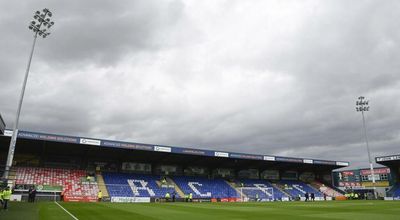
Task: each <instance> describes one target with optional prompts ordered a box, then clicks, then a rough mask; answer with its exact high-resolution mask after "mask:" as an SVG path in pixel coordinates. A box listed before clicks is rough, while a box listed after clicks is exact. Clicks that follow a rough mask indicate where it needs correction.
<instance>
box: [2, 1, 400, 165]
mask: <svg viewBox="0 0 400 220" xmlns="http://www.w3.org/2000/svg"><path fill="white" fill-rule="evenodd" d="M279 2H280V3H278V2H275V1H252V2H251V3H248V2H244V1H201V2H191V1H172V0H171V1H163V2H160V1H140V0H137V1H118V2H115V1H114V2H112V1H84V2H82V1H38V2H30V1H22V2H2V3H0V4H1V5H0V6H2V8H6V9H7V11H9V13H2V14H1V15H0V18H1V19H0V27H1V28H2V29H3V30H7V31H5V32H4V34H3V38H2V41H0V46H1V48H3V49H2V50H1V51H0V57H1V59H0V79H1V80H0V89H1V93H0V112H1V113H2V114H3V116H4V118H5V120H6V122H7V124H8V127H11V126H12V120H13V118H14V112H15V107H16V102H17V98H18V93H19V90H20V84H21V82H22V77H23V73H24V70H25V66H26V61H27V56H28V52H29V48H30V44H31V41H32V39H31V38H32V35H31V33H29V32H28V30H27V28H26V26H27V23H28V22H29V20H30V18H31V16H32V14H33V12H34V11H35V10H37V9H40V8H42V7H49V8H50V9H52V10H53V11H54V20H55V21H56V25H55V26H54V28H52V30H51V31H52V35H50V36H49V38H48V39H45V40H42V39H40V40H39V41H38V45H37V50H36V52H35V56H34V60H33V63H32V68H31V75H30V78H29V83H28V87H27V92H26V97H25V102H24V107H23V112H22V116H21V124H20V125H21V126H20V127H21V128H22V129H27V130H36V131H44V132H54V133H62V134H70V135H82V136H93V137H99V138H110V139H121V140H131V141H137V142H148V143H158V144H166V145H173V146H189V147H198V148H207V149H210V148H211V149H220V150H229V151H240V152H246V153H259V154H276V155H286V156H294V157H296V156H299V157H313V158H321V159H335V160H348V161H350V162H352V163H353V164H354V166H355V167H360V166H366V164H367V163H366V162H367V158H366V152H365V144H364V139H363V133H362V128H361V127H360V126H362V121H361V115H360V114H359V113H357V112H355V99H356V98H357V97H358V96H359V95H364V96H366V97H368V98H369V99H370V104H371V111H370V112H368V113H367V125H368V133H369V138H370V144H371V151H372V154H373V156H378V155H385V154H394V153H398V146H399V144H400V133H399V124H400V123H399V122H400V120H399V119H398V114H399V113H400V104H399V103H398V102H396V100H397V97H398V96H399V94H400V89H399V88H400V86H399V85H400V78H399V77H398V70H399V65H400V62H399V58H400V53H399V51H400V50H399V44H398V42H399V40H400V31H399V30H398V28H397V27H398V26H399V24H400V22H399V21H398V19H397V17H396V16H397V12H398V11H399V9H400V3H399V2H397V1H385V3H382V2H380V1H377V0H371V1H357V2H348V1H324V2H321V1H307V2H299V1H279ZM11 12H13V13H11Z"/></svg>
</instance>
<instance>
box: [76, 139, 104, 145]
mask: <svg viewBox="0 0 400 220" xmlns="http://www.w3.org/2000/svg"><path fill="white" fill-rule="evenodd" d="M79 143H81V144H88V145H96V146H100V141H99V140H94V139H87V138H81V140H80V141H79Z"/></svg>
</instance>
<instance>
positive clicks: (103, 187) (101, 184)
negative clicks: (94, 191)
mask: <svg viewBox="0 0 400 220" xmlns="http://www.w3.org/2000/svg"><path fill="white" fill-rule="evenodd" d="M96 181H97V185H98V186H99V190H101V192H102V193H103V197H110V194H109V193H108V190H107V187H106V183H105V182H104V178H103V175H101V173H100V172H99V173H97V174H96Z"/></svg>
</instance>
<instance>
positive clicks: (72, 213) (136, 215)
mask: <svg viewBox="0 0 400 220" xmlns="http://www.w3.org/2000/svg"><path fill="white" fill-rule="evenodd" d="M0 219H1V220H36V219H46V220H47V219H48V220H53V219H54V220H55V219H57V220H67V219H68V220H71V219H72V220H73V219H75V220H77V219H79V220H102V219H116V220H125V219H143V220H147V219H148V220H156V219H160V220H169V219H173V220H213V219H218V220H225V219H226V220H228V219H229V220H239V219H352V220H355V219H360V220H368V219H371V220H372V219H373V220H383V219H396V220H399V219H400V201H329V202H322V201H321V202H307V203H306V202H266V203H141V204H139V203H136V204H132V203H129V204H128V203H62V202H61V203H59V204H57V203H55V202H40V203H35V204H31V203H15V202H14V203H11V204H10V209H9V210H8V211H0Z"/></svg>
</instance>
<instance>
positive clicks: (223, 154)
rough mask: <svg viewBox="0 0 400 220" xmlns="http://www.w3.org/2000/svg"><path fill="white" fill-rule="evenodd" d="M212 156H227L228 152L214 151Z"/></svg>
mask: <svg viewBox="0 0 400 220" xmlns="http://www.w3.org/2000/svg"><path fill="white" fill-rule="evenodd" d="M214 156H216V157H229V153H226V152H218V151H216V152H215V153H214Z"/></svg>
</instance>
